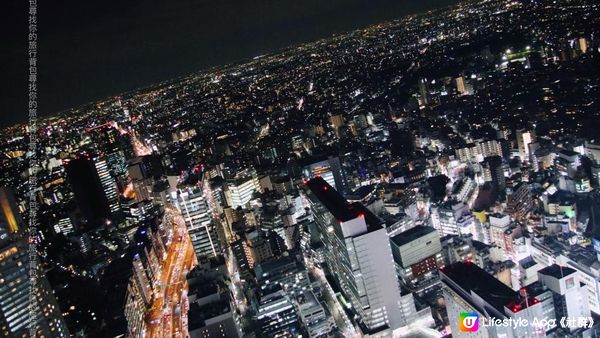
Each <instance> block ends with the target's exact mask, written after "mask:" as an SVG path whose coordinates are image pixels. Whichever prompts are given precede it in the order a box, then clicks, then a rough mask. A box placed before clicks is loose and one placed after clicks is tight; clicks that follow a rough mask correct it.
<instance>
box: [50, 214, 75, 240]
mask: <svg viewBox="0 0 600 338" xmlns="http://www.w3.org/2000/svg"><path fill="white" fill-rule="evenodd" d="M53 228H54V232H55V233H57V234H63V235H65V236H67V235H69V234H71V233H73V231H74V230H73V222H71V218H69V217H63V218H61V219H59V220H58V221H57V222H56V223H55V224H54V227H53Z"/></svg>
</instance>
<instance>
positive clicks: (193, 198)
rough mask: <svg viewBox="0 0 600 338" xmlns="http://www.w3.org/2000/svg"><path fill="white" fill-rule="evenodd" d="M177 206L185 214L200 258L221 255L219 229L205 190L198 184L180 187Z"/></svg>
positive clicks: (189, 231) (195, 249) (193, 244)
mask: <svg viewBox="0 0 600 338" xmlns="http://www.w3.org/2000/svg"><path fill="white" fill-rule="evenodd" d="M177 208H178V209H179V211H180V212H181V214H182V215H183V219H184V220H185V224H186V226H187V228H188V233H189V235H190V239H191V241H192V246H193V247H194V251H195V252H196V256H197V257H198V259H201V258H210V257H215V256H217V255H219V254H220V253H221V248H220V242H219V238H218V235H217V229H216V226H215V224H214V222H213V221H212V215H211V213H210V210H209V208H208V203H207V201H206V198H205V197H204V193H203V191H202V190H201V189H200V188H199V187H196V186H188V187H184V188H182V189H179V190H178V191H177Z"/></svg>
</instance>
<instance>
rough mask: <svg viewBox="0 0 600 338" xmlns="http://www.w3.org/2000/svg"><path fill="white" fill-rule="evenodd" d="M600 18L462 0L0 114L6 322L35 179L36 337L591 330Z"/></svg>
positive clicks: (11, 330)
mask: <svg viewBox="0 0 600 338" xmlns="http://www.w3.org/2000/svg"><path fill="white" fill-rule="evenodd" d="M599 34H600V4H599V3H597V2H595V1H594V0H556V1H550V0H532V1H529V0H511V1H507V0H489V1H482V2H463V3H461V4H459V5H457V6H454V7H451V8H446V9H441V10H437V11H433V12H429V13H425V14H419V15H412V16H407V17H404V18H402V19H399V20H397V21H394V22H389V23H384V24H380V25H376V26H373V27H369V28H366V29H364V30H358V31H354V32H351V33H348V34H343V35H337V36H334V37H332V38H328V39H324V40H320V41H317V42H314V43H310V44H305V45H300V46H295V47H291V48H289V49H286V50H284V51H281V52H278V53H276V54H272V55H263V56H259V57H256V58H254V59H253V60H250V61H248V62H245V63H240V64H235V65H229V66H224V67H220V68H215V69H210V70H208V71H205V72H202V73H199V74H196V75H193V76H190V77H187V78H183V79H177V80H174V81H169V82H167V83H162V84H159V85H156V86H155V87H153V88H147V89H144V90H139V91H136V92H132V93H127V94H123V95H121V96H119V97H114V98H110V99H106V100H103V101H100V102H95V103H92V104H89V105H87V106H84V107H80V108H77V109H73V110H72V111H69V112H65V113H63V114H59V115H56V116H53V117H51V118H47V119H46V120H44V121H43V123H42V124H41V127H40V129H39V130H38V131H37V135H38V140H39V145H38V149H39V154H37V158H38V160H39V161H40V163H41V165H40V166H39V167H37V168H29V165H28V164H29V162H28V157H29V156H30V155H31V154H28V153H27V145H28V139H27V137H26V135H27V131H28V129H27V126H25V125H18V126H14V127H12V128H7V129H4V130H2V131H1V134H0V144H1V153H2V156H1V157H0V167H1V169H2V170H1V175H0V187H4V188H1V189H0V207H1V213H0V215H1V216H2V217H0V246H1V247H0V262H1V263H0V336H3V337H5V336H7V337H21V336H27V332H28V331H27V325H28V323H29V319H31V318H30V314H28V313H27V309H28V307H27V301H28V292H27V290H28V289H29V288H30V285H29V279H28V278H27V274H28V271H29V269H28V264H29V263H28V260H27V254H26V246H27V244H28V243H27V240H26V238H27V237H26V236H25V233H26V232H27V229H26V227H25V226H24V224H26V215H27V213H26V212H25V211H26V210H27V203H26V201H27V199H26V196H27V194H28V193H29V191H30V189H34V190H35V193H36V195H37V197H38V203H39V226H38V230H39V231H38V233H37V234H36V236H35V237H36V239H37V244H38V252H39V256H40V262H41V263H40V264H41V266H40V269H42V270H43V272H44V273H43V274H40V276H43V277H42V278H40V279H39V283H38V284H39V285H37V286H36V294H37V295H38V296H39V297H38V299H39V304H40V307H39V311H40V313H39V314H37V315H36V319H35V322H36V323H37V324H36V325H37V328H38V332H39V333H40V336H44V337H68V336H69V335H73V336H78V337H117V336H127V337H242V336H243V337H252V336H256V337H298V336H302V337H359V336H366V337H392V336H393V337H442V336H446V335H450V334H452V335H453V336H455V337H459V336H461V335H465V336H467V333H466V332H465V328H464V327H462V325H463V321H462V317H460V316H463V313H476V314H478V316H479V317H480V319H481V318H484V319H485V318H488V319H489V318H495V319H498V320H510V321H514V322H517V321H521V322H523V321H528V323H529V325H508V326H502V325H496V326H494V325H484V324H482V322H480V323H479V327H478V328H475V330H477V329H478V330H479V331H478V333H479V334H480V335H479V337H546V336H549V337H590V336H594V335H595V334H596V332H597V328H598V326H597V324H596V323H598V322H600V321H599V320H595V319H597V318H599V316H600V132H599V131H598V129H597V128H598V127H599V126H600V62H599V61H600V37H599ZM33 170H35V172H36V175H37V177H38V179H37V182H38V183H39V185H38V186H36V187H31V186H29V185H28V184H27V178H28V176H29V175H30V174H31V173H32V171H33ZM21 215H22V216H21ZM459 317H460V318H459ZM483 323H485V321H484V322H483ZM467 329H469V328H467Z"/></svg>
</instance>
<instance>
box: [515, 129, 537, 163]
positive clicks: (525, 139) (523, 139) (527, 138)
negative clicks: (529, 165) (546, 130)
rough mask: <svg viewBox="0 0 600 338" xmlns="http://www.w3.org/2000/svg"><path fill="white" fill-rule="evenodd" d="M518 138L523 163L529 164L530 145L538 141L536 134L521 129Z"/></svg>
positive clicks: (518, 131)
mask: <svg viewBox="0 0 600 338" xmlns="http://www.w3.org/2000/svg"><path fill="white" fill-rule="evenodd" d="M516 136H517V146H518V148H519V156H520V157H521V161H523V162H527V161H529V144H530V143H533V142H535V141H536V137H535V133H534V132H533V130H527V129H519V130H517V135H516Z"/></svg>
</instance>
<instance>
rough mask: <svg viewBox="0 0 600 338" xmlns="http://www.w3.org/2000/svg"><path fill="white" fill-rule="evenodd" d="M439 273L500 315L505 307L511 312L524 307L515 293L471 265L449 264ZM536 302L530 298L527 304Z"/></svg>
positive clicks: (522, 301)
mask: <svg viewBox="0 0 600 338" xmlns="http://www.w3.org/2000/svg"><path fill="white" fill-rule="evenodd" d="M441 272H442V274H443V275H444V276H446V278H447V279H450V280H451V281H453V282H454V283H455V284H456V285H458V287H460V288H461V289H463V290H464V291H466V292H467V293H468V294H471V293H475V294H477V295H478V296H479V297H481V298H482V299H483V300H484V301H486V302H487V303H488V304H490V305H491V306H493V307H494V308H495V309H496V310H497V311H498V312H500V313H504V308H505V307H506V308H508V309H510V310H511V311H513V312H518V311H520V310H522V309H523V308H525V307H526V305H525V304H523V303H524V300H522V299H521V297H520V296H519V294H518V293H517V292H516V291H514V290H512V289H511V288H509V287H508V286H506V285H505V284H504V283H502V282H500V281H499V280H498V279H496V278H495V277H494V276H492V275H491V274H489V273H487V272H486V271H485V270H483V269H481V268H480V267H478V266H477V265H475V264H473V263H462V262H459V263H454V264H450V265H447V266H445V267H444V268H442V269H441ZM538 302H539V301H538V300H537V299H535V298H533V297H530V298H529V299H528V302H527V304H537V303H538Z"/></svg>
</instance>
